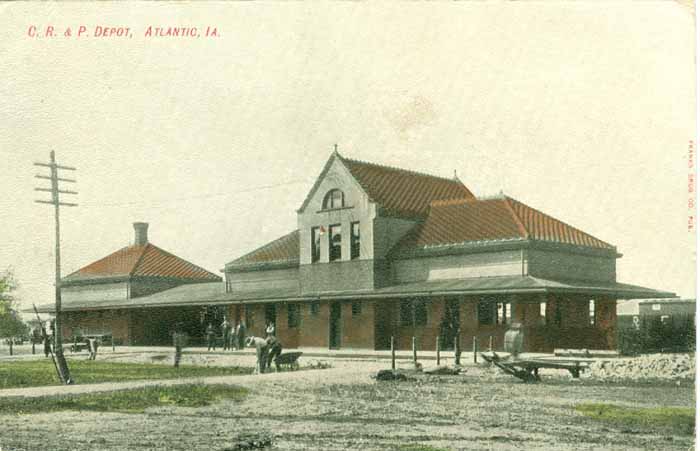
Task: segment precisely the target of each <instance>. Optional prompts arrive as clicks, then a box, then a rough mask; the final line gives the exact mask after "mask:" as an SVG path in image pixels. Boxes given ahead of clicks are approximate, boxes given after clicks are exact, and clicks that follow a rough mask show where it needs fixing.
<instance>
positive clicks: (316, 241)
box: [311, 227, 321, 263]
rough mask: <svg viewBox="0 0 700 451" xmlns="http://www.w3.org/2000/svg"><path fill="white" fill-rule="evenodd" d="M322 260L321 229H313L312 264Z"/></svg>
mask: <svg viewBox="0 0 700 451" xmlns="http://www.w3.org/2000/svg"><path fill="white" fill-rule="evenodd" d="M319 260H321V229H320V227H311V263H316V262H317V261H319Z"/></svg>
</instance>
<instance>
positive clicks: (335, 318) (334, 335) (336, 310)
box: [328, 302, 341, 349]
mask: <svg viewBox="0 0 700 451" xmlns="http://www.w3.org/2000/svg"><path fill="white" fill-rule="evenodd" d="M340 312H341V309H340V302H332V303H331V312H330V313H331V314H330V316H329V321H330V323H329V325H328V333H329V337H328V347H329V348H330V349H339V348H340Z"/></svg>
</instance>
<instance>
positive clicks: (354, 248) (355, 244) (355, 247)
mask: <svg viewBox="0 0 700 451" xmlns="http://www.w3.org/2000/svg"><path fill="white" fill-rule="evenodd" d="M350 229H351V234H350V258H351V259H353V260H354V259H356V258H360V223H359V222H353V223H352V224H350Z"/></svg>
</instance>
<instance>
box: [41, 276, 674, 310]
mask: <svg viewBox="0 0 700 451" xmlns="http://www.w3.org/2000/svg"><path fill="white" fill-rule="evenodd" d="M528 294H534V295H536V294H542V295H545V294H558V295H571V296H582V297H583V296H590V297H598V296H606V297H610V298H613V299H648V298H674V297H676V295H675V294H674V293H670V292H665V291H659V290H654V289H651V288H646V287H641V286H637V285H630V284H624V283H617V282H607V283H606V282H582V281H561V280H549V279H541V278H537V277H532V276H502V277H475V278H469V279H445V280H432V281H425V282H416V283H407V284H400V285H393V286H390V287H385V288H380V289H375V290H361V291H338V292H324V293H314V294H308V293H306V294H304V295H302V294H301V293H300V292H299V290H298V289H289V288H287V289H269V290H256V291H237V292H233V293H226V292H225V291H224V284H223V283H198V284H189V285H182V286H179V287H176V288H171V289H169V290H165V291H161V292H159V293H156V294H152V295H150V296H142V297H138V298H132V299H117V300H114V299H110V300H101V299H94V300H80V301H75V302H64V303H63V305H62V310H63V311H82V310H108V309H133V308H149V307H176V306H192V305H216V304H222V305H225V304H256V303H269V302H310V301H316V300H344V299H353V300H362V299H391V298H404V297H431V296H479V295H483V296H489V295H490V296H494V297H497V296H499V295H528ZM38 309H39V311H40V312H43V313H51V312H53V311H54V306H53V305H52V304H46V305H42V306H40V307H38Z"/></svg>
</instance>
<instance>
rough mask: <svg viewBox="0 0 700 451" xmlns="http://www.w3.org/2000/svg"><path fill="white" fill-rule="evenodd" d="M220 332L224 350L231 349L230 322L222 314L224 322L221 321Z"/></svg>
mask: <svg viewBox="0 0 700 451" xmlns="http://www.w3.org/2000/svg"><path fill="white" fill-rule="evenodd" d="M221 334H222V335H223V337H224V351H228V350H229V349H231V323H229V322H228V319H227V318H226V317H225V316H224V322H223V323H221Z"/></svg>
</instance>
